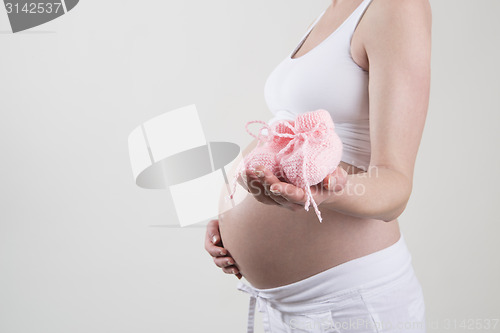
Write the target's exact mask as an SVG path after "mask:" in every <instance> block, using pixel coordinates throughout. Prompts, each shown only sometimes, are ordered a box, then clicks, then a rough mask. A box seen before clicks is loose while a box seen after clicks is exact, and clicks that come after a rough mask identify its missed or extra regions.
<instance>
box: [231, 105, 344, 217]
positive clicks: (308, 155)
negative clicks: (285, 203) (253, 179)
mask: <svg viewBox="0 0 500 333" xmlns="http://www.w3.org/2000/svg"><path fill="white" fill-rule="evenodd" d="M251 123H261V124H263V125H264V127H263V128H267V130H268V134H267V135H263V134H262V129H263V128H261V129H260V131H259V134H258V136H256V135H254V134H253V133H251V132H250V131H249V130H248V125H249V124H251ZM245 128H246V130H247V132H248V133H249V134H250V135H252V136H253V137H255V138H257V139H259V143H258V145H257V147H255V148H254V149H253V150H252V151H251V152H250V153H249V154H248V155H247V156H246V157H245V158H244V159H243V160H242V161H241V162H240V164H239V165H238V168H237V171H236V173H235V176H234V179H233V182H234V183H233V189H232V192H231V194H230V195H229V197H230V198H233V195H234V193H235V191H236V185H237V181H236V180H237V178H238V177H239V176H240V174H241V173H242V172H244V169H248V170H252V171H253V170H255V167H256V166H258V165H261V166H264V167H265V168H266V169H268V170H270V171H271V172H272V173H273V174H274V175H276V176H277V177H278V178H280V179H283V180H284V181H286V182H288V183H291V184H293V185H295V186H297V187H300V188H302V189H304V190H305V191H306V194H307V200H306V203H305V205H304V208H305V210H306V211H309V205H310V204H311V203H312V205H313V207H314V210H315V212H316V215H317V216H318V218H319V221H320V222H321V221H322V218H321V213H320V211H319V209H318V206H317V204H316V202H315V201H314V198H313V196H312V193H311V189H310V186H312V185H316V184H318V183H320V182H321V181H322V180H323V179H324V178H325V177H326V176H328V175H329V174H331V173H332V172H333V171H335V169H336V168H337V167H338V165H339V163H340V160H341V157H342V147H343V146H342V141H341V140H340V138H339V136H338V135H337V134H336V133H335V131H334V124H333V120H332V117H331V116H330V113H329V112H328V111H326V110H323V109H319V110H316V111H311V112H307V113H303V114H299V115H298V116H297V117H296V118H295V120H280V121H277V122H274V123H272V124H271V125H270V126H269V125H268V124H267V123H265V122H263V121H259V120H254V121H249V122H248V123H247V124H246V126H245ZM261 143H263V144H261Z"/></svg>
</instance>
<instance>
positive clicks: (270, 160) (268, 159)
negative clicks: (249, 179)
mask: <svg viewBox="0 0 500 333" xmlns="http://www.w3.org/2000/svg"><path fill="white" fill-rule="evenodd" d="M253 123H260V124H263V125H264V126H263V127H262V128H261V129H260V130H259V134H258V135H254V134H253V133H252V132H250V131H249V130H248V125H250V124H253ZM293 123H294V122H293V120H280V121H276V122H273V123H272V124H271V125H270V126H269V125H268V124H267V123H265V122H263V121H260V120H252V121H249V122H247V123H246V125H245V129H246V131H247V132H248V134H250V135H251V136H253V137H255V138H256V139H258V140H259V141H258V143H257V146H256V147H255V148H254V149H253V150H252V151H251V152H250V153H249V154H248V155H247V156H246V157H245V158H244V159H242V160H241V161H240V163H239V164H238V167H237V168H236V172H235V174H234V177H233V180H232V184H233V185H232V190H231V193H230V194H229V196H227V197H226V198H231V199H232V198H233V196H234V193H235V192H236V186H237V179H238V177H239V176H240V175H241V174H242V173H243V172H245V171H246V170H251V171H253V170H255V167H256V166H258V165H262V166H264V167H265V168H266V169H268V170H270V171H271V172H272V173H273V174H274V175H276V176H277V177H278V178H282V179H283V180H285V181H287V179H286V177H284V175H283V172H282V171H281V167H280V165H279V161H277V159H276V154H277V153H278V152H279V151H280V150H281V149H282V148H283V147H285V146H286V145H287V143H288V142H289V141H290V139H289V138H288V137H283V134H291V133H292V131H291V130H290V128H289V127H288V126H290V125H293ZM265 128H266V129H267V131H268V134H267V135H265V134H263V133H262V130H263V129H265Z"/></svg>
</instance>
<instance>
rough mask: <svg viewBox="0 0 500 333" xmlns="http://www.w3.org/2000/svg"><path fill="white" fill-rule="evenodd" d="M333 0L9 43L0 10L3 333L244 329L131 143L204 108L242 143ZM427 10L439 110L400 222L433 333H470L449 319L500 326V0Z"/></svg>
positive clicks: (101, 15)
mask: <svg viewBox="0 0 500 333" xmlns="http://www.w3.org/2000/svg"><path fill="white" fill-rule="evenodd" d="M328 4H329V1H327V0H323V1H315V2H307V1H295V2H292V1H285V0H276V1H251V2H241V1H227V0H222V1H198V0H196V1H177V2H171V1H143V2H137V1H130V0H128V1H127V0H108V1H95V0H94V1H91V0H87V1H83V2H80V3H79V5H78V6H77V7H76V8H75V9H74V10H72V11H71V12H69V13H68V14H66V15H64V16H62V17H60V18H58V19H57V20H54V21H51V22H49V23H47V24H45V25H43V26H40V27H37V28H35V29H33V30H32V31H26V32H21V33H18V34H15V35H13V34H12V33H11V32H9V30H10V27H9V25H8V19H7V15H6V13H5V12H3V11H1V9H0V30H1V31H2V33H1V34H0V45H1V48H2V52H1V53H0V89H1V98H0V112H1V121H0V154H1V155H0V156H1V160H0V161H1V166H0V171H1V172H0V184H1V185H0V186H1V187H0V332H2V333H3V332H5V333H15V332H23V333H25V332H26V333H27V332H29V333H34V332H50V333H58V332H61V333H63V332H64V333H67V332H72V333H78V332H92V333H98V332H103V333H104V332H106V333H109V332H120V333H122V332H147V333H151V332H243V331H244V330H245V328H246V316H247V306H248V298H247V295H246V294H243V293H241V292H239V291H237V290H236V288H235V287H236V284H237V279H236V278H235V277H234V276H229V275H225V274H224V273H222V271H220V269H218V268H217V267H215V265H214V264H213V263H212V260H211V258H210V257H209V255H208V254H207V253H206V252H205V251H204V249H203V240H204V232H205V230H204V229H203V228H172V227H170V228H169V227H161V225H175V224H176V216H175V212H174V210H173V207H172V204H171V201H170V196H169V194H168V192H167V191H162V190H143V189H140V188H138V187H137V186H135V185H134V182H133V179H132V172H131V169H130V165H129V157H128V148H127V136H128V134H129V133H130V131H131V130H132V129H134V128H135V127H136V126H138V125H139V124H140V123H142V122H144V121H145V120H148V119H150V118H152V117H154V116H156V115H159V114H161V113H163V112H166V111H169V110H172V109H174V108H178V107H181V106H184V105H188V104H192V103H195V104H196V105H197V107H198V111H199V112H200V117H201V121H202V124H203V125H204V129H205V134H206V137H207V140H210V141H230V142H235V143H237V144H239V145H240V146H246V145H247V144H248V143H249V142H250V140H251V139H252V138H251V137H250V136H249V135H248V134H247V133H246V132H245V131H244V124H245V122H246V121H248V120H254V119H264V120H266V119H269V118H270V117H271V113H270V112H269V111H268V109H267V106H266V104H265V101H264V96H263V88H264V82H265V79H266V78H267V75H268V74H269V73H270V71H271V70H272V69H273V68H274V67H275V66H276V65H277V64H278V62H279V61H281V60H282V59H283V58H284V57H285V56H286V55H287V54H288V53H289V52H290V51H291V50H292V49H293V48H294V47H295V46H296V45H297V43H298V42H299V39H300V37H301V36H302V34H303V33H304V32H305V30H306V28H307V26H308V25H309V24H310V23H311V22H312V21H313V20H314V19H315V18H316V16H317V15H318V14H319V13H320V12H321V10H322V9H324V8H325V7H326V6H327V5H328ZM431 5H432V10H433V22H434V24H433V50H432V51H433V58H432V61H433V63H432V84H431V85H432V87H431V89H432V92H431V101H430V108H429V113H428V118H427V124H426V128H425V131H424V135H423V139H422V143H421V147H420V151H419V154H418V159H417V165H416V171H415V180H414V189H413V193H412V197H411V200H410V203H409V204H408V207H407V209H406V211H405V212H404V214H403V215H402V216H401V217H400V221H401V228H402V230H403V232H404V234H405V238H406V240H407V243H408V246H409V248H410V250H411V252H412V255H413V262H414V267H415V270H416V272H417V275H418V277H419V279H420V281H421V283H422V285H423V288H424V293H425V297H426V305H427V317H428V323H429V327H430V328H431V330H430V331H434V332H442V331H449V332H453V331H456V332H459V331H465V330H464V329H460V328H457V329H448V330H444V329H443V326H444V325H445V324H446V322H445V321H446V320H447V319H448V320H456V321H458V322H460V321H462V320H467V319H484V318H499V317H500V310H499V309H500V301H499V296H500V295H499V294H500V288H499V287H498V284H497V281H499V280H500V269H499V264H498V253H499V250H500V247H499V245H498V238H499V236H498V235H499V231H500V227H499V222H500V213H499V210H498V202H499V200H498V199H499V194H500V193H499V187H498V185H499V178H500V177H499V174H498V169H499V164H500V157H499V155H498V148H497V147H498V143H499V133H500V132H499V131H498V126H499V121H500V116H499V111H500V110H499V107H500V100H499V99H500V97H499V94H498V92H499V90H500V81H499V79H498V77H499V76H500V69H499V67H498V66H497V65H498V59H499V58H500V43H499V41H498V33H499V31H500V21H498V20H497V18H498V13H499V10H500V2H499V1H497V0H478V1H473V0H431ZM193 205H194V206H195V205H196V203H193ZM155 225H160V227H155ZM257 319H260V316H258V317H257ZM436 323H437V325H438V326H439V329H434V330H433V329H432V326H431V324H432V325H436ZM498 326H500V325H498ZM499 330H500V327H497V331H499ZM257 331H258V332H262V327H261V324H260V322H259V320H257ZM490 331H491V330H490Z"/></svg>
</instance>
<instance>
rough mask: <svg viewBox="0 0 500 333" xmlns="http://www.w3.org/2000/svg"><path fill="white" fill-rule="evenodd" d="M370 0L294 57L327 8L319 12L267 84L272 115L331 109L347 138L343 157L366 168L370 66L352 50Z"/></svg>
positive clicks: (285, 116) (338, 128) (291, 116)
mask: <svg viewBox="0 0 500 333" xmlns="http://www.w3.org/2000/svg"><path fill="white" fill-rule="evenodd" d="M371 1H372V0H364V1H363V2H362V3H361V4H360V5H359V6H358V7H357V8H356V9H355V10H354V12H353V13H352V14H351V15H350V16H349V17H348V18H347V19H346V20H345V21H344V22H343V23H342V24H341V25H340V26H339V27H338V28H337V29H336V30H335V31H334V32H333V33H332V34H330V35H329V36H328V37H327V38H326V39H325V40H324V41H323V42H321V43H320V44H319V45H317V46H316V47H315V48H313V49H312V50H310V51H309V52H307V53H306V54H304V55H302V56H300V57H298V58H296V59H292V56H293V55H295V53H296V51H297V50H298V49H299V48H300V47H301V46H302V44H303V43H304V41H305V39H306V38H307V36H308V35H309V33H310V32H311V31H312V30H313V28H314V27H315V26H316V23H317V22H318V21H319V20H320V18H321V17H322V16H323V14H324V13H325V11H326V9H325V10H323V12H322V13H321V14H320V16H319V17H318V18H317V19H316V21H315V22H314V23H313V24H312V25H311V28H310V29H309V30H308V31H307V32H306V34H305V35H304V37H303V38H302V40H301V42H300V43H299V45H298V46H297V47H296V48H295V50H294V51H293V52H292V53H290V54H289V55H288V56H287V57H286V58H285V59H284V60H282V61H281V63H279V64H278V65H277V67H276V68H275V69H274V70H273V71H272V72H271V73H270V75H269V77H268V78H267V80H266V83H265V87H264V96H265V99H266V103H267V105H268V107H269V109H270V110H271V112H272V114H273V117H272V118H271V119H270V120H269V121H268V124H271V123H272V122H273V121H276V120H280V119H288V120H293V119H294V118H295V117H296V116H297V115H298V114H300V113H305V112H309V111H314V110H317V109H325V110H327V111H328V112H330V114H331V116H332V119H333V122H334V123H335V129H336V132H337V134H338V135H339V137H340V138H341V140H342V143H343V144H344V151H343V156H342V161H344V162H346V163H349V164H353V165H355V166H357V167H359V168H361V169H363V170H367V168H368V166H369V164H370V155H371V149H370V131H369V112H368V111H369V110H368V109H369V99H368V72H367V71H365V70H364V69H362V68H361V67H359V66H358V65H357V64H356V63H355V62H354V60H353V59H352V56H351V53H350V45H351V38H352V35H353V33H354V30H355V28H356V26H357V24H358V22H359V20H360V19H361V17H362V15H363V13H364V12H365V10H366V9H367V7H368V5H369V4H370V3H371Z"/></svg>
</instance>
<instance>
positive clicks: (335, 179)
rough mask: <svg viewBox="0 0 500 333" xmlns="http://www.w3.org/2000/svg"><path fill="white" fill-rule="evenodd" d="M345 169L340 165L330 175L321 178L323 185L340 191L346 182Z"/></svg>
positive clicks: (334, 190)
mask: <svg viewBox="0 0 500 333" xmlns="http://www.w3.org/2000/svg"><path fill="white" fill-rule="evenodd" d="M347 175H348V173H347V171H345V170H344V169H343V168H342V167H341V166H340V165H339V166H338V167H337V168H336V169H335V171H333V172H332V173H331V174H330V175H328V176H326V177H325V179H324V180H323V185H324V187H325V188H326V189H327V190H329V191H333V192H338V191H341V190H342V189H343V188H344V186H345V185H346V184H347Z"/></svg>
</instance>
